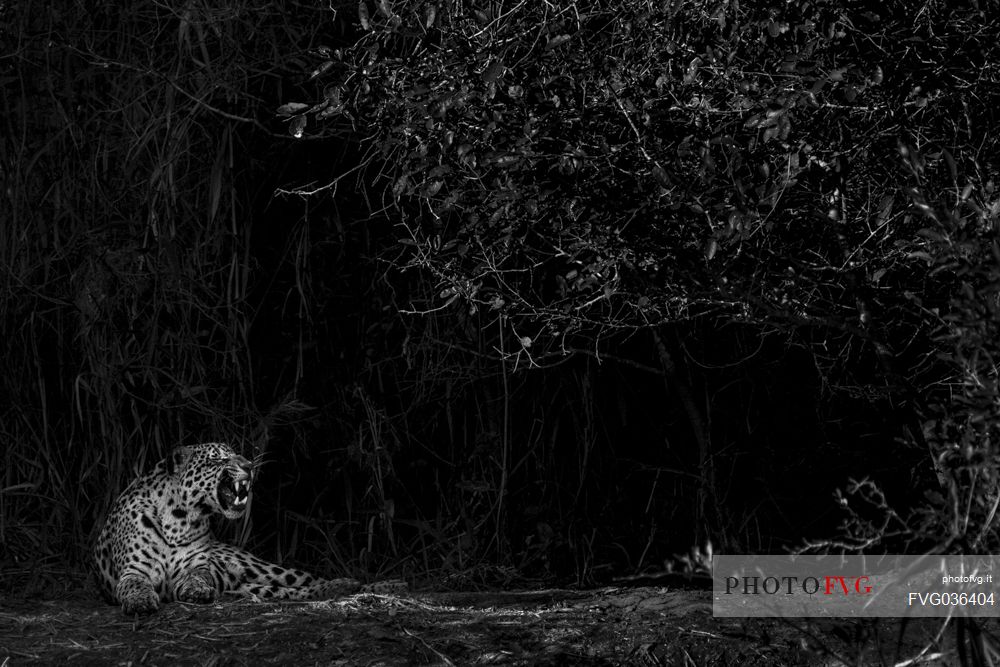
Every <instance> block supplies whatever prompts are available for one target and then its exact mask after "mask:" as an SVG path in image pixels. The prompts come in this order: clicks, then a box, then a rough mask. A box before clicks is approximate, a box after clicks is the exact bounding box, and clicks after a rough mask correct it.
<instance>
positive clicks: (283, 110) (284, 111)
mask: <svg viewBox="0 0 1000 667" xmlns="http://www.w3.org/2000/svg"><path fill="white" fill-rule="evenodd" d="M308 108H309V105H308V104H303V103H302V102H289V103H288V104H282V105H281V106H280V107H278V110H277V112H276V113H277V114H278V115H279V116H293V115H295V114H297V113H298V112H300V111H302V110H303V109H308Z"/></svg>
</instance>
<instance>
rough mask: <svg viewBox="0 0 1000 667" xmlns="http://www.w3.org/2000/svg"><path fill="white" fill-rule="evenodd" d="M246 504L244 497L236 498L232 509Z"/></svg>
mask: <svg viewBox="0 0 1000 667" xmlns="http://www.w3.org/2000/svg"><path fill="white" fill-rule="evenodd" d="M246 504H247V498H246V496H243V497H242V498H236V499H234V500H233V506H234V507H243V506H244V505H246Z"/></svg>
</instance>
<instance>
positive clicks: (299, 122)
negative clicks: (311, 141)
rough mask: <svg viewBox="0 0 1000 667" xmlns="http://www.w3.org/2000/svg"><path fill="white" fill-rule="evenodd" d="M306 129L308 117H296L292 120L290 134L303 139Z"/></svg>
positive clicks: (289, 127) (289, 128)
mask: <svg viewBox="0 0 1000 667" xmlns="http://www.w3.org/2000/svg"><path fill="white" fill-rule="evenodd" d="M305 129H306V117H305V115H301V116H296V117H295V118H293V119H292V122H291V124H289V126H288V133H289V134H290V135H292V136H293V137H295V138H296V139H299V138H301V137H302V132H303V131H304V130H305Z"/></svg>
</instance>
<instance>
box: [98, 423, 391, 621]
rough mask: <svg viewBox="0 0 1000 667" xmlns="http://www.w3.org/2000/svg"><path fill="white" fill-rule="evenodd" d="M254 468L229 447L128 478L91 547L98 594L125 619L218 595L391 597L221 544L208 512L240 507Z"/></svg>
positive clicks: (204, 449) (384, 587) (168, 461)
mask: <svg viewBox="0 0 1000 667" xmlns="http://www.w3.org/2000/svg"><path fill="white" fill-rule="evenodd" d="M253 472H254V468H253V465H252V464H251V462H250V461H249V460H247V459H246V458H244V457H243V456H240V455H239V454H237V453H236V452H235V451H234V450H233V448H232V447H231V446H229V445H227V444H223V443H218V442H209V443H204V444H200V445H193V446H186V447H178V448H177V449H175V450H173V451H172V452H171V453H170V454H169V455H168V456H167V457H166V458H164V459H163V460H162V461H160V462H159V463H157V464H156V467H155V468H154V469H153V471H152V472H151V473H149V474H147V475H142V476H140V477H138V478H137V479H135V480H134V481H133V482H132V483H131V484H130V485H129V486H128V487H127V488H126V489H125V491H123V492H122V494H121V495H120V496H119V497H118V499H117V500H116V501H115V503H114V504H113V505H112V506H111V509H110V511H109V512H108V515H107V519H106V520H105V522H104V525H103V526H102V528H101V531H100V533H99V535H98V538H97V541H96V543H95V544H94V550H93V556H94V561H95V566H96V567H95V569H96V573H97V580H98V588H99V589H100V591H101V593H102V595H103V596H104V597H105V599H107V600H108V601H109V602H111V603H112V604H119V605H121V608H122V611H123V612H124V613H125V614H129V615H133V614H148V613H152V612H154V611H156V610H157V609H158V608H159V606H160V603H161V602H171V601H181V602H199V603H207V602H213V601H215V600H218V599H219V598H220V597H221V596H222V595H223V594H225V593H234V594H237V595H242V596H246V597H255V598H260V599H267V598H271V599H284V600H307V599H330V598H334V597H340V596H343V595H349V594H352V593H356V592H363V591H389V590H397V589H398V588H400V582H383V583H382V584H373V585H369V586H362V585H361V583H360V582H358V581H357V580H355V579H323V578H320V577H317V576H314V575H312V574H309V573H308V572H304V571H302V570H296V569H291V568H285V567H282V566H280V565H275V564H274V563H269V562H267V561H266V560H263V559H261V558H258V557H256V556H254V555H253V554H251V553H249V552H248V551H246V550H244V549H241V548H239V547H236V546H233V545H230V544H227V543H225V542H221V541H220V540H218V539H217V538H216V537H215V535H214V533H213V532H212V527H211V522H210V519H211V517H212V515H213V514H216V515H221V516H223V517H225V518H226V519H229V520H234V519H238V518H240V517H242V516H243V515H244V514H245V513H246V510H247V501H248V499H249V494H250V486H251V483H252V481H253Z"/></svg>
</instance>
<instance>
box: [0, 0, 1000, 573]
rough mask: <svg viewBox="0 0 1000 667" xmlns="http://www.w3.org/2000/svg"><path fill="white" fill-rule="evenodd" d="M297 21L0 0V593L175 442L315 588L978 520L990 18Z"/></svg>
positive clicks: (990, 446) (982, 507) (985, 413)
mask: <svg viewBox="0 0 1000 667" xmlns="http://www.w3.org/2000/svg"><path fill="white" fill-rule="evenodd" d="M321 4H323V6H322V7H319V6H317V7H309V6H307V5H303V4H295V3H279V2H263V3H262V4H260V5H255V6H252V7H251V6H250V5H246V4H242V3H238V2H231V3H223V4H221V5H220V4H217V3H198V2H187V3H179V2H178V3H169V2H168V3H151V2H136V3H133V4H132V5H131V6H130V7H129V8H127V9H124V10H123V9H120V8H117V7H115V8H110V7H108V6H105V5H104V4H102V3H88V2H78V3H54V2H53V3H49V2H9V3H4V4H3V5H0V26H2V27H0V43H2V45H3V48H2V54H0V58H2V59H0V68H2V69H0V93H2V110H0V116H2V118H3V120H2V130H0V131H2V133H3V137H2V141H0V178H2V183H3V194H2V197H0V201H2V208H0V215H2V219H0V289H2V295H0V341H2V342H3V344H2V345H0V368H2V373H0V411H2V412H0V452H2V461H0V574H2V575H3V582H4V586H5V588H21V587H25V586H27V587H36V588H37V587H40V586H47V585H54V584H55V582H56V581H58V580H59V579H61V573H62V572H63V571H64V570H65V569H66V568H71V569H76V568H79V567H80V566H81V565H83V564H84V563H85V562H86V559H87V558H88V556H87V547H88V544H89V542H90V540H91V539H92V538H93V536H94V534H95V532H96V529H97V526H98V522H99V520H100V516H101V514H102V512H103V511H104V510H105V509H106V508H107V506H108V504H109V503H110V502H111V501H112V500H113V498H114V497H115V496H116V495H117V494H118V493H119V492H120V491H121V489H123V488H124V486H125V485H126V484H127V483H128V481H129V480H130V479H132V478H133V477H134V476H135V475H136V474H137V472H139V471H144V470H148V469H149V468H150V467H151V466H152V464H153V463H154V462H155V461H156V460H158V459H159V458H161V457H162V456H163V455H164V454H165V453H166V452H167V451H169V449H170V448H172V447H174V446H177V445H181V444H194V443H197V442H203V441H215V440H219V441H227V442H231V443H233V444H234V445H235V446H236V447H237V448H238V449H240V450H242V451H243V452H244V453H245V454H247V455H248V456H255V457H261V458H262V459H263V460H264V461H265V462H266V464H265V465H264V466H263V468H262V469H261V473H260V476H259V478H258V480H257V482H256V486H255V491H254V498H253V512H252V525H247V526H242V527H237V528H236V529H235V530H234V531H232V535H231V537H233V538H235V539H239V540H242V541H245V542H246V543H247V544H248V545H249V546H250V547H251V548H252V549H253V550H254V551H256V552H257V553H259V554H261V555H263V556H266V557H268V558H273V559H277V560H280V561H283V562H289V563H296V564H299V565H303V566H307V567H309V568H312V569H314V570H316V571H318V572H321V573H323V574H332V573H338V574H339V573H343V572H348V573H353V574H355V575H360V574H363V575H372V576H376V575H377V576H389V575H393V576H407V577H426V578H429V579H430V580H433V581H439V582H440V581H448V582H449V585H456V586H463V585H472V584H483V583H486V584H498V583H510V582H512V581H525V580H536V579H544V580H555V581H559V582H563V583H567V582H569V583H578V584H593V583H598V582H602V581H607V580H608V579H610V578H611V577H614V576H620V575H630V574H637V573H645V572H653V571H660V570H663V569H665V568H666V567H669V566H671V565H673V566H677V565H678V563H680V561H679V560H678V558H677V554H689V553H690V552H691V550H692V549H694V550H696V551H698V552H699V553H704V551H705V550H706V549H707V548H708V544H709V543H711V545H712V548H714V550H715V551H716V552H736V553H739V552H758V553H760V552H767V553H770V552H774V553H781V552H784V551H787V550H789V549H799V548H803V547H809V548H812V549H815V550H822V549H835V550H865V551H879V550H882V551H885V550H888V551H893V552H903V551H918V550H925V549H930V548H936V549H940V550H944V551H967V550H972V551H975V550H979V551H988V550H989V548H990V547H991V546H995V543H996V538H995V537H993V532H992V523H993V521H994V513H995V510H996V498H997V475H996V456H995V442H996V423H997V420H996V417H997V412H998V405H1000V393H998V391H997V372H996V362H995V359H996V358H997V357H996V354H997V351H998V350H997V345H998V340H1000V338H998V336H997V333H998V332H997V308H998V292H1000V249H998V245H997V238H996V236H997V213H998V210H1000V195H998V193H997V191H996V187H997V182H996V179H997V174H998V170H997V155H1000V150H998V149H1000V146H997V138H996V137H997V133H996V132H995V131H994V128H995V125H996V123H995V121H996V109H997V102H998V101H1000V99H998V97H997V92H998V90H1000V89H998V86H997V81H998V71H997V62H1000V59H998V57H997V56H998V55H1000V54H998V53H997V52H996V49H997V46H996V45H997V44H998V39H997V38H998V36H1000V25H998V23H997V20H996V19H995V18H994V17H995V15H996V14H995V10H996V9H997V7H996V4H995V3H989V2H983V3H977V2H964V3H946V2H943V1H942V2H933V1H932V2H927V3H925V4H924V5H923V6H922V9H921V10H920V11H918V12H914V11H913V9H912V6H911V3H902V2H888V3H884V6H883V7H882V8H880V9H879V10H878V11H879V12H880V13H879V14H877V15H876V14H874V13H873V11H872V10H871V9H869V8H868V3H852V2H791V3H786V2H782V3H775V5H774V6H769V5H766V3H761V4H760V5H759V6H754V7H743V6H737V5H736V4H735V3H717V2H708V1H694V0H692V1H683V0H678V1H675V2H666V3H620V2H619V3H615V2H597V1H594V2H585V3H576V5H574V6H572V7H571V6H569V5H567V7H563V8H560V7H559V6H558V5H554V6H553V7H555V8H554V9H553V8H552V7H549V5H548V4H547V3H537V4H538V6H537V7H535V6H534V3H527V4H526V5H524V6H523V7H521V6H519V9H518V10H516V11H513V12H510V13H504V12H501V11H500V9H499V7H493V6H492V5H490V4H489V3H479V4H474V3H465V2H457V3H441V4H435V3H419V2H408V1H403V2H396V3H385V2H380V3H372V4H368V3H362V6H363V7H364V10H363V11H362V10H359V7H358V5H357V4H354V3H347V4H344V3H336V2H334V3H332V7H333V8H334V9H336V12H334V11H332V9H331V8H329V7H327V6H326V3H321ZM529 5H530V6H529ZM546 7H549V9H546ZM571 10H572V11H571ZM432 11H433V15H432V14H431V12H432ZM289 104H292V105H298V106H289ZM302 123H305V125H304V126H302ZM300 126H301V127H300ZM297 129H301V136H300V137H298V138H295V137H294V136H293V135H294V134H296V133H297ZM696 560H697V558H696Z"/></svg>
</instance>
